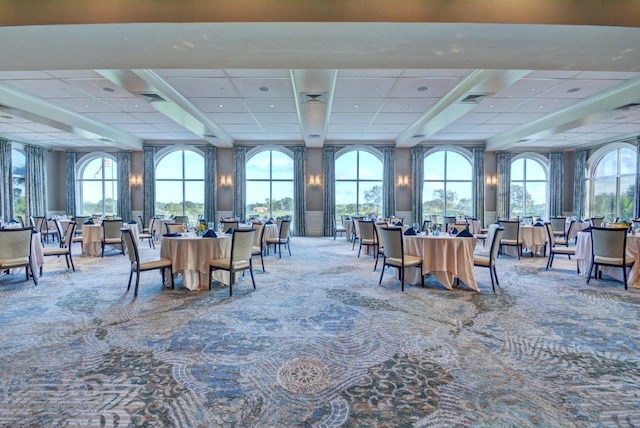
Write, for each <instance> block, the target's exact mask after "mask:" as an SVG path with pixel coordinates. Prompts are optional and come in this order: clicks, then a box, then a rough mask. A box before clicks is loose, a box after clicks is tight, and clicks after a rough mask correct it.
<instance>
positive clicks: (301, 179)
mask: <svg viewBox="0 0 640 428" xmlns="http://www.w3.org/2000/svg"><path fill="white" fill-rule="evenodd" d="M306 164H307V148H306V147H305V146H295V147H294V148H293V224H292V225H293V227H294V230H295V233H296V235H298V236H306V235H307V185H306V183H305V180H306V177H307V169H306Z"/></svg>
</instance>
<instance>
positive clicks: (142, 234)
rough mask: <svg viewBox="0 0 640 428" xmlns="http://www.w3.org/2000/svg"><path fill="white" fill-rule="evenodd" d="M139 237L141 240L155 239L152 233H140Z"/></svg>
mask: <svg viewBox="0 0 640 428" xmlns="http://www.w3.org/2000/svg"><path fill="white" fill-rule="evenodd" d="M138 237H139V238H140V239H151V238H153V235H151V234H150V233H139V234H138Z"/></svg>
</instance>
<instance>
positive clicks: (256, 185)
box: [246, 150, 293, 218]
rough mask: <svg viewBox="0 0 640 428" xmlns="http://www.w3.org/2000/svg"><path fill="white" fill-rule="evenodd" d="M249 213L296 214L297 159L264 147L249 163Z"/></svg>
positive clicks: (269, 214)
mask: <svg viewBox="0 0 640 428" xmlns="http://www.w3.org/2000/svg"><path fill="white" fill-rule="evenodd" d="M246 195H247V198H246V200H247V207H246V210H247V215H249V216H256V217H261V218H262V217H273V218H276V217H282V216H285V215H289V216H292V215H293V159H292V158H291V157H290V156H289V155H287V154H286V153H283V152H281V151H278V150H264V151H261V152H258V153H256V154H255V155H253V156H251V158H249V160H247V163H246Z"/></svg>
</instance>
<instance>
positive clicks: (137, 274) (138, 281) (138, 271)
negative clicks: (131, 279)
mask: <svg viewBox="0 0 640 428" xmlns="http://www.w3.org/2000/svg"><path fill="white" fill-rule="evenodd" d="M138 285H140V270H136V288H135V289H134V290H133V297H138Z"/></svg>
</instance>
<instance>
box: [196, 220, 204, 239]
mask: <svg viewBox="0 0 640 428" xmlns="http://www.w3.org/2000/svg"><path fill="white" fill-rule="evenodd" d="M196 231H197V232H198V235H199V236H202V235H204V233H205V232H206V231H207V225H206V224H205V222H203V221H201V222H200V223H198V226H197V227H196Z"/></svg>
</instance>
